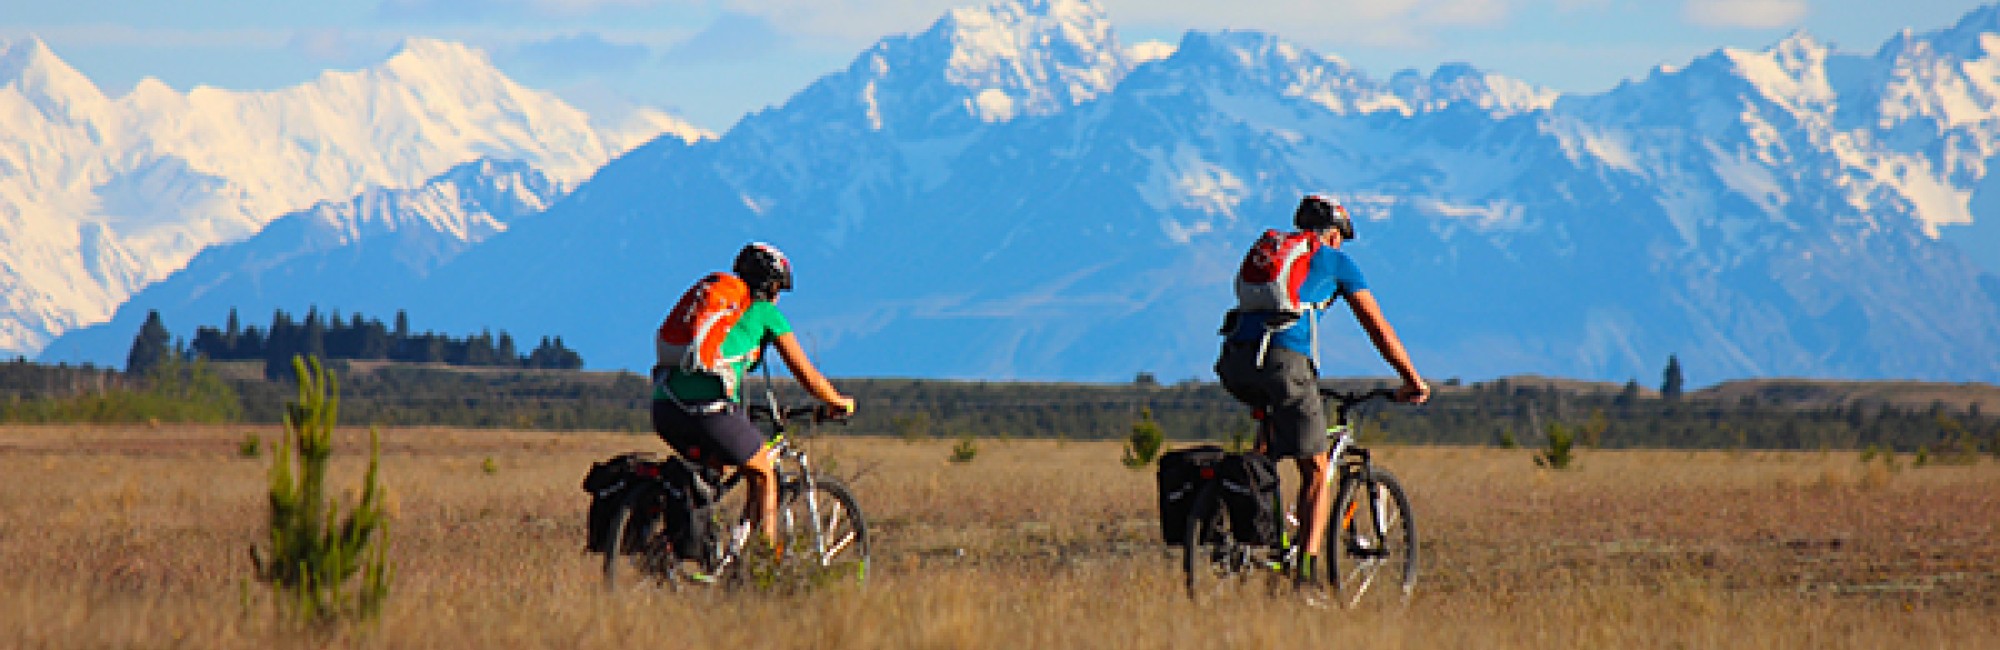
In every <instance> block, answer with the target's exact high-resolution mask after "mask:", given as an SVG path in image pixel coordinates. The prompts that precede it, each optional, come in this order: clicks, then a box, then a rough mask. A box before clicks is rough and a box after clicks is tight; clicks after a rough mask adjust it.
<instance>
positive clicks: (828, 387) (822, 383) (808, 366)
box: [777, 332, 854, 413]
mask: <svg viewBox="0 0 2000 650" xmlns="http://www.w3.org/2000/svg"><path fill="white" fill-rule="evenodd" d="M777 347H778V358H781V359H784V360H785V367H787V368H791V369H792V377H793V378H796V379H798V380H799V385H800V386H804V387H805V389H806V392H807V393H811V394H812V396H813V397H814V398H815V399H818V400H819V401H822V402H826V403H827V404H831V405H833V406H835V407H838V408H839V409H840V410H841V411H843V412H846V413H853V412H854V398H851V397H848V396H846V395H842V394H840V391H838V390H835V389H834V388H833V382H830V381H827V380H826V376H825V375H822V374H819V369H818V368H814V367H813V364H812V360H811V359H807V358H806V350H805V348H803V347H800V346H799V337H797V336H794V335H792V334H791V333H790V332H787V333H785V334H781V335H779V336H778V340H777Z"/></svg>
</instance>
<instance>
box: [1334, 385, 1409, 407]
mask: <svg viewBox="0 0 2000 650" xmlns="http://www.w3.org/2000/svg"><path fill="white" fill-rule="evenodd" d="M1319 395H1320V397H1330V398H1333V400H1334V401H1336V402H1340V409H1341V410H1343V411H1344V410H1347V409H1350V408H1353V407H1355V406H1357V405H1359V404H1361V403H1362V402H1366V401H1368V400H1372V399H1375V398H1377V397H1380V398H1383V399H1387V400H1390V401H1394V400H1395V399H1396V389H1394V388H1376V389H1373V390H1367V391H1361V392H1348V391H1344V390H1340V389H1337V388H1321V389H1319Z"/></svg>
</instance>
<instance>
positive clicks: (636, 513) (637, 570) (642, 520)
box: [601, 487, 678, 589]
mask: <svg viewBox="0 0 2000 650" xmlns="http://www.w3.org/2000/svg"><path fill="white" fill-rule="evenodd" d="M660 496H661V495H660V492H659V491H658V490H655V489H651V488H646V487H640V488H635V489H633V490H631V491H630V493H629V494H628V495H626V497H625V502H624V504H622V505H620V506H619V507H618V511H617V512H616V513H615V514H613V515H612V517H611V526H609V527H608V528H606V529H605V531H604V535H605V537H606V539H604V540H603V542H602V544H601V547H602V548H603V549H604V587H605V589H619V588H625V587H631V586H635V585H640V584H645V583H647V582H658V581H661V580H670V579H671V578H672V576H673V572H674V570H675V569H676V568H677V566H676V565H677V564H678V561H677V560H676V559H675V558H674V552H673V547H672V546H671V545H670V544H668V542H667V539H666V536H665V535H662V534H661V519H660V513H661V507H660Z"/></svg>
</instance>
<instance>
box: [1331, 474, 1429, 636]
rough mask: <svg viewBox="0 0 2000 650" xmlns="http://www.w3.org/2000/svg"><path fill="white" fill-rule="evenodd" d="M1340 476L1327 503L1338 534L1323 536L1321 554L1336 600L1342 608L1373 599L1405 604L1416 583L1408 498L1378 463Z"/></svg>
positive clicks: (1413, 528)
mask: <svg viewBox="0 0 2000 650" xmlns="http://www.w3.org/2000/svg"><path fill="white" fill-rule="evenodd" d="M1363 474H1364V473H1363V472H1351V473H1348V474H1346V475H1345V476H1343V477H1342V478H1341V481H1340V492H1339V493H1338V494H1339V497H1338V499H1337V500H1336V501H1334V502H1333V516H1334V523H1335V524H1337V525H1338V526H1339V528H1338V529H1337V530H1338V533H1337V534H1335V535H1331V536H1329V538H1328V539H1327V541H1326V543H1327V546H1328V548H1327V549H1326V553H1325V554H1324V557H1328V558H1332V561H1331V566H1329V567H1327V568H1328V571H1327V575H1328V579H1330V580H1332V581H1333V583H1334V585H1333V586H1334V587H1335V590H1336V591H1337V592H1338V593H1339V594H1340V598H1341V602H1343V603H1346V604H1347V606H1348V607H1355V606H1359V605H1361V604H1362V603H1368V602H1378V603H1393V604H1396V605H1402V604H1407V603H1409V601H1410V594H1411V593H1412V592H1413V591H1414V590H1415V589H1416V586H1417V565H1418V558H1419V557H1420V556H1419V553H1418V544H1417V520H1416V517H1415V516H1413V514H1412V513H1411V510H1410V497H1409V495H1408V494H1405V493H1404V492H1403V485H1402V483H1399V482H1397V481H1396V477H1395V475H1393V474H1390V473H1389V471H1388V470H1385V469H1382V468H1380V467H1376V468H1372V469H1371V470H1370V471H1368V472H1365V474H1366V476H1364V475H1363Z"/></svg>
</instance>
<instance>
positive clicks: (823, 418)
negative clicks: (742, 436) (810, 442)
mask: <svg viewBox="0 0 2000 650" xmlns="http://www.w3.org/2000/svg"><path fill="white" fill-rule="evenodd" d="M749 412H750V420H751V421H753V422H772V421H778V422H791V421H793V420H797V419H800V418H811V419H812V421H813V423H814V424H819V423H824V422H834V423H839V424H847V421H848V420H849V419H851V416H852V414H850V413H841V412H839V411H836V410H834V408H833V407H832V406H830V405H825V404H819V405H813V406H788V407H785V408H784V411H783V415H782V416H780V417H778V418H775V420H774V418H773V417H772V413H773V411H772V409H771V407H770V406H768V405H763V404H752V405H750V406H749Z"/></svg>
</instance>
